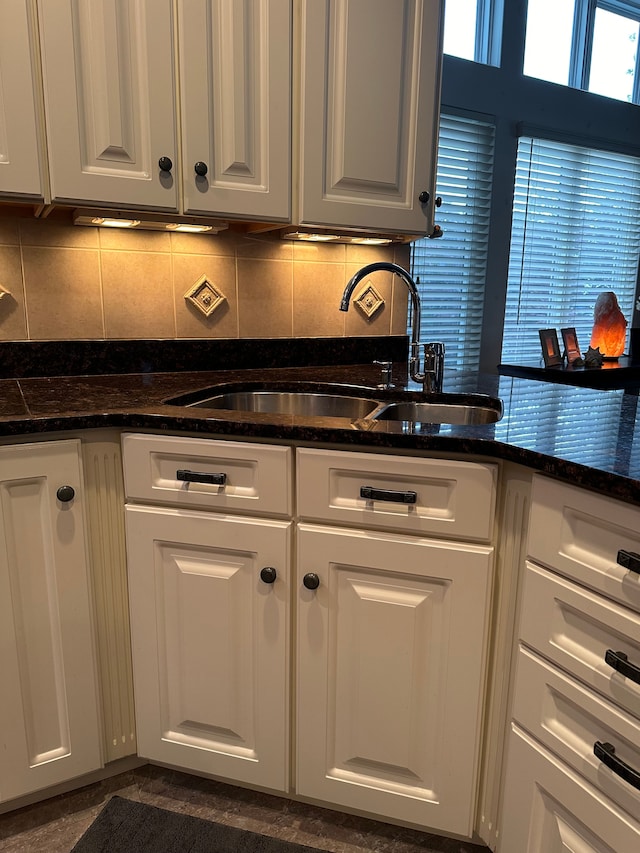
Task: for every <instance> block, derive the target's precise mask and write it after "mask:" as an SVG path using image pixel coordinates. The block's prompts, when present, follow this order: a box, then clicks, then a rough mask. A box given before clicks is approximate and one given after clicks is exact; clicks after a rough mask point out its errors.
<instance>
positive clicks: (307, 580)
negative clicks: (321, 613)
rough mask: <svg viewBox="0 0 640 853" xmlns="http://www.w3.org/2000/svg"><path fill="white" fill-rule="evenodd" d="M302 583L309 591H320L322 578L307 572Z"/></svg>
mask: <svg viewBox="0 0 640 853" xmlns="http://www.w3.org/2000/svg"><path fill="white" fill-rule="evenodd" d="M302 583H303V584H304V585H305V586H306V588H307V589H318V587H319V586H320V578H319V577H318V575H317V574H316V573H315V572H307V574H306V575H305V576H304V577H303V578H302Z"/></svg>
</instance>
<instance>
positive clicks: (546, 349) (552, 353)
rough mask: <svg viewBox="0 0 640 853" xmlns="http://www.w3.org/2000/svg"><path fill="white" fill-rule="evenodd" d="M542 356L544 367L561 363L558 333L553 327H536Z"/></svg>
mask: <svg viewBox="0 0 640 853" xmlns="http://www.w3.org/2000/svg"><path fill="white" fill-rule="evenodd" d="M538 334H539V335H540V345H541V347H542V357H543V359H544V366H545V367H557V366H558V365H561V364H562V353H561V352H560V344H559V343H558V333H557V332H556V330H555V329H538Z"/></svg>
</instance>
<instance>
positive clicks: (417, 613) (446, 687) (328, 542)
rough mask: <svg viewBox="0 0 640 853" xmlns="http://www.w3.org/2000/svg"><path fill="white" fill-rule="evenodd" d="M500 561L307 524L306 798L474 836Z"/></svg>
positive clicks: (301, 706)
mask: <svg viewBox="0 0 640 853" xmlns="http://www.w3.org/2000/svg"><path fill="white" fill-rule="evenodd" d="M491 557H492V549H491V548H489V547H483V546H473V545H463V544H452V543H450V542H437V541H434V540H428V539H422V538H415V537H410V536H402V535H396V534H389V533H375V532H373V531H358V530H342V529H339V528H330V527H326V528H322V527H320V526H314V525H308V524H302V525H300V526H299V529H298V583H297V587H298V599H299V605H298V606H299V611H298V668H297V684H298V697H297V702H298V704H297V711H298V712H297V752H296V754H297V762H296V765H297V773H296V778H297V789H298V792H299V793H300V794H302V795H304V796H307V797H312V798H314V799H317V800H323V801H325V802H330V803H333V804H336V805H341V806H347V807H349V808H354V809H359V810H365V811H368V812H373V813H374V814H376V815H380V816H386V817H390V818H394V819H397V820H402V821H407V822H411V823H415V824H420V825H422V826H426V827H430V828H432V829H436V830H443V831H445V832H452V833H458V834H461V835H470V833H471V822H472V819H473V804H474V790H475V782H476V766H477V753H478V746H479V725H480V718H481V711H482V692H483V690H482V688H483V662H484V637H485V630H486V624H487V605H488V595H489V577H490V565H491ZM315 577H317V579H318V580H319V586H318V587H317V588H316V589H307V587H306V586H305V583H309V579H310V578H311V585H313V583H314V582H315V581H314V580H313V579H314V578H315Z"/></svg>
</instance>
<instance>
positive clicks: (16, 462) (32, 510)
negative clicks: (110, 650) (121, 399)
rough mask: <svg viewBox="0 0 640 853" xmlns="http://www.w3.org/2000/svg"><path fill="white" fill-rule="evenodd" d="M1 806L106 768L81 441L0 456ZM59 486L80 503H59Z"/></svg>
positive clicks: (7, 450) (24, 447)
mask: <svg viewBox="0 0 640 853" xmlns="http://www.w3.org/2000/svg"><path fill="white" fill-rule="evenodd" d="M0 470H1V471H2V477H1V479H0V524H1V527H0V671H1V672H2V677H3V697H2V702H0V732H1V733H2V744H1V746H2V756H3V758H2V762H1V763H0V799H3V800H7V799H12V798H14V797H18V796H21V795H22V794H26V793H28V792H30V791H35V790H38V789H40V788H45V787H48V786H50V785H54V784H56V783H58V782H62V781H65V780H67V779H71V778H74V777H75V776H79V775H81V774H83V773H88V772H90V771H91V770H95V769H97V768H98V767H100V765H101V757H100V742H101V735H100V729H99V722H98V710H97V688H96V679H95V662H94V657H93V643H92V628H91V621H90V599H89V586H88V575H87V556H86V546H85V539H84V533H83V530H84V526H83V525H84V521H83V513H82V505H81V502H80V499H79V496H81V495H82V482H81V475H80V466H79V458H78V447H77V443H76V442H56V443H55V444H37V445H22V446H19V447H4V448H2V449H0ZM60 485H71V486H73V488H74V489H75V491H76V498H75V499H74V500H72V501H71V502H68V503H61V502H60V501H58V500H57V498H56V490H57V488H58V487H59V486H60Z"/></svg>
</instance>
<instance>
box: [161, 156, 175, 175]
mask: <svg viewBox="0 0 640 853" xmlns="http://www.w3.org/2000/svg"><path fill="white" fill-rule="evenodd" d="M158 166H159V167H160V171H161V172H170V171H171V170H172V169H173V163H172V162H171V157H161V158H160V159H159V160H158Z"/></svg>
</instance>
